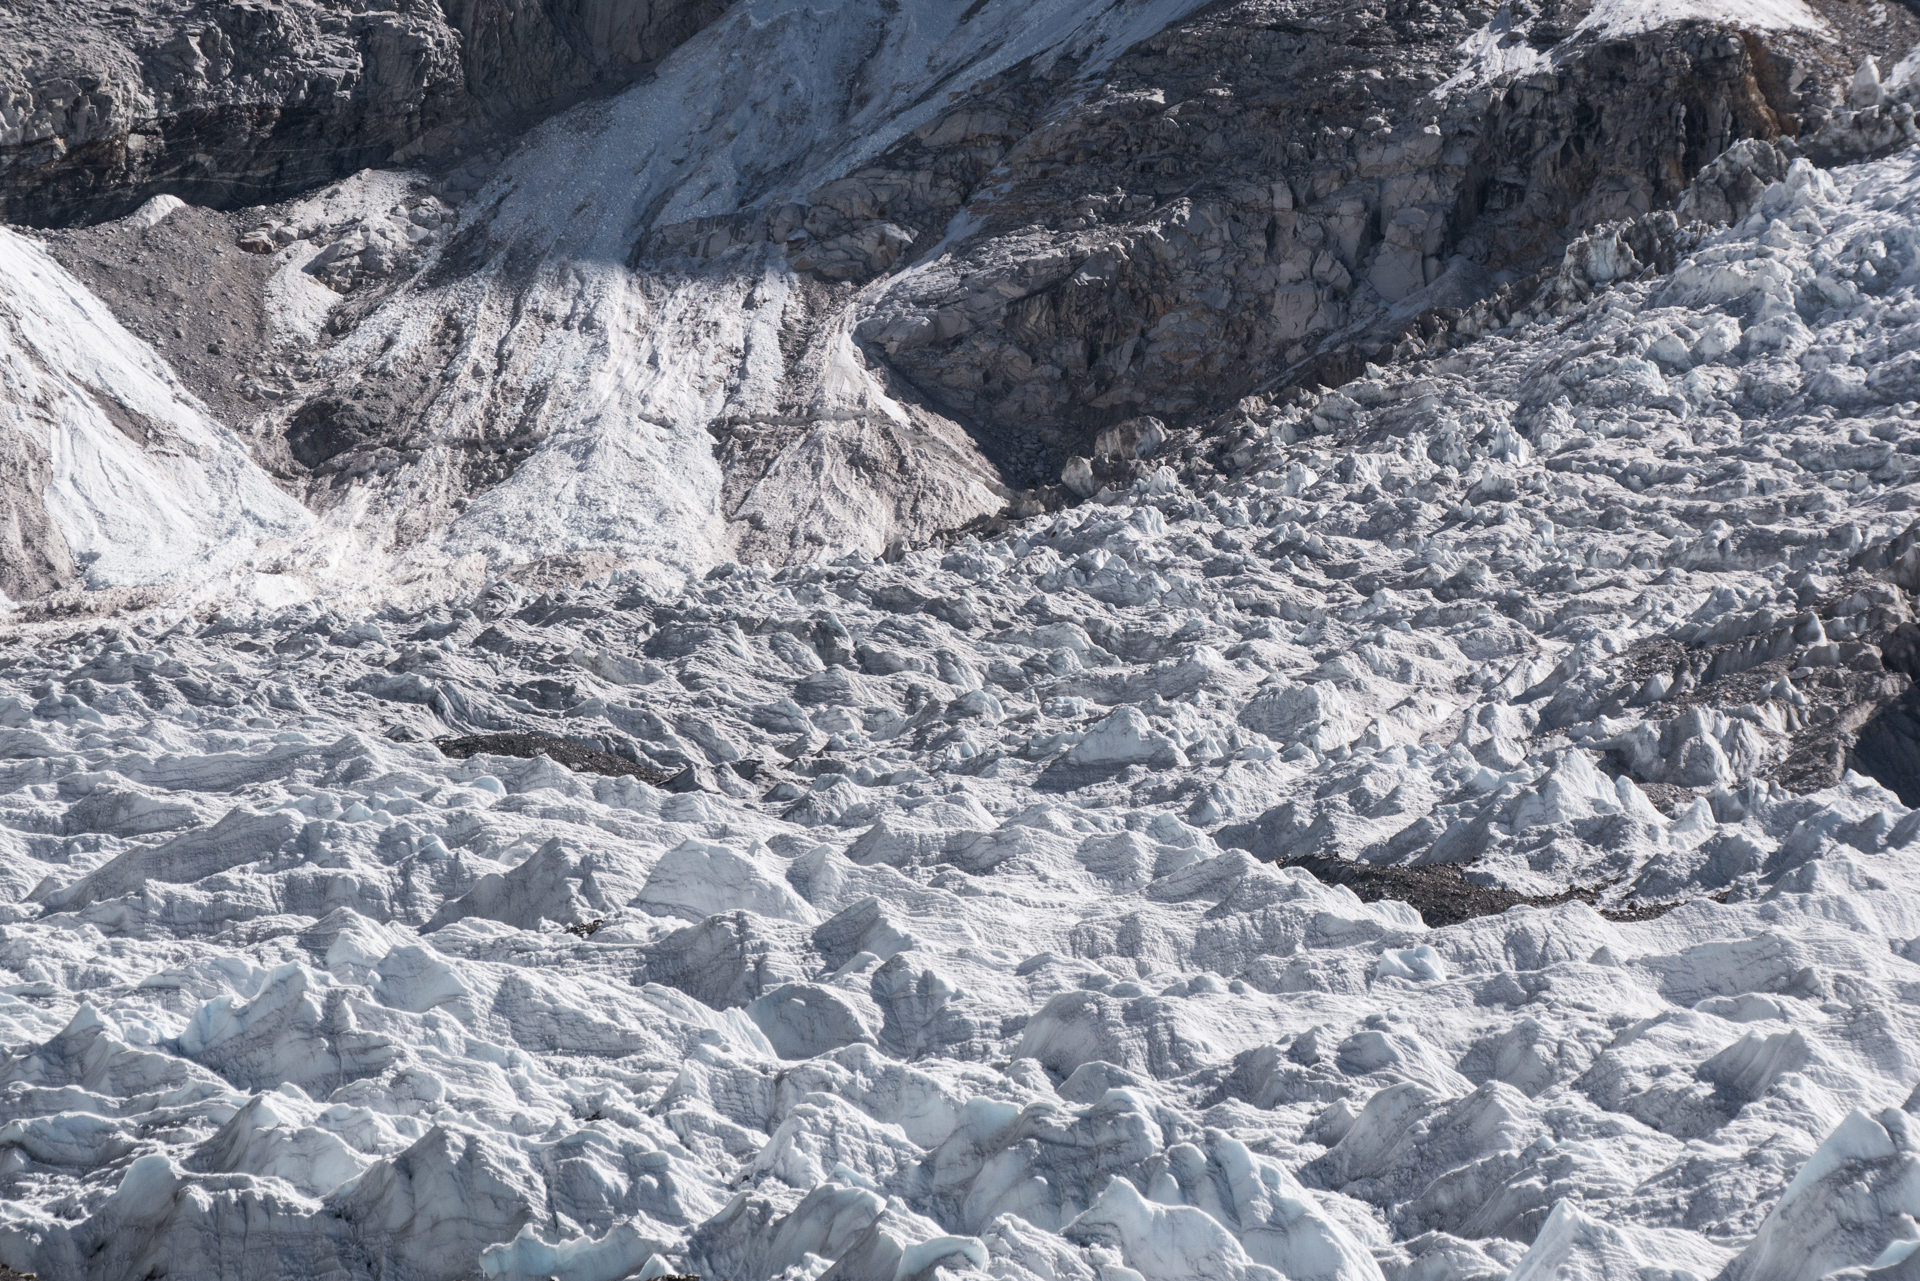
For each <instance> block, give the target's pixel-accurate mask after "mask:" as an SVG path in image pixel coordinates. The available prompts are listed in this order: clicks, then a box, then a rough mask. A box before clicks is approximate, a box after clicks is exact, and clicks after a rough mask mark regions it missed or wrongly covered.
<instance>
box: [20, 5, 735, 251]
mask: <svg viewBox="0 0 1920 1281" xmlns="http://www.w3.org/2000/svg"><path fill="white" fill-rule="evenodd" d="M721 7H722V6H721V5H720V4H719V3H717V0H689V2H688V3H680V4H667V3H663V4H660V5H648V4H642V5H631V4H626V3H620V2H618V0H571V2H566V3H543V4H514V3H505V2H503V0H453V2H451V3H447V4H440V3H437V2H432V3H429V2H422V0H400V2H399V3H395V4H390V5H383V6H377V7H370V6H357V5H341V4H334V3H326V2H323V0H262V2H259V3H254V2H251V0H249V2H246V3H224V2H223V3H195V4H188V5H181V6H172V5H164V6H163V5H125V4H112V5H109V4H107V3H104V2H103V0H49V2H48V3H45V4H39V3H36V4H34V5H32V6H28V7H16V8H12V9H7V10H0V222H11V223H24V224H27V225H29V226H51V225H61V224H66V223H73V222H97V221H101V220H103V219H109V218H115V217H118V216H120V215H121V214H124V213H127V212H130V211H131V210H132V209H134V208H135V207H136V206H138V205H139V204H140V203H141V202H142V201H144V200H145V199H146V198H147V197H148V196H150V195H153V194H156V193H159V192H166V193H169V194H172V195H175V196H179V197H181V198H184V199H186V200H189V201H191V202H193V203H195V204H202V205H212V206H215V207H218V208H233V207H236V206H241V205H257V204H262V203H266V202H270V201H274V200H279V199H283V198H285V197H286V196H289V195H293V194H296V193H299V192H301V191H304V190H307V189H309V188H312V187H314V186H317V185H319V184H321V183H325V182H330V181H332V180H334V179H336V178H341V177H344V176H346V175H347V174H350V173H352V172H354V171H355V170H357V169H361V168H363V167H365V166H368V165H386V164H396V165H397V164H428V165H437V166H442V167H451V166H456V165H458V164H459V163H461V162H462V161H463V160H464V159H465V158H467V157H469V156H471V155H472V154H473V153H475V152H477V151H481V150H483V149H485V148H486V147H488V146H489V145H493V144H497V143H498V142H499V141H500V140H501V139H502V138H503V137H505V136H506V134H507V133H508V132H509V131H510V130H512V129H515V128H519V127H524V126H525V125H527V124H529V123H531V122H532V121H533V120H536V119H538V118H539V117H540V116H542V115H545V114H547V113H549V112H551V111H554V110H556V109H558V108H561V107H564V106H567V105H569V104H570V103H572V102H575V101H578V100H579V99H580V98H582V97H584V96H587V95H589V94H592V93H595V92H605V91H607V90H610V89H616V88H619V87H620V86H622V85H625V84H628V83H630V82H631V81H633V80H634V79H635V78H636V77H638V76H639V75H641V74H642V73H643V72H645V70H646V69H647V68H648V67H650V66H652V65H653V64H654V63H655V62H657V61H658V60H659V59H660V57H661V56H663V55H664V54H666V53H667V52H668V51H669V50H671V49H672V48H673V47H674V46H675V45H677V44H679V43H680V42H681V41H683V40H685V39H686V38H687V37H688V36H689V35H691V34H693V33H694V32H695V31H698V30H699V29H700V27H701V26H703V25H704V24H705V23H707V22H709V21H711V20H712V19H713V17H714V16H715V15H716V14H717V13H718V12H719V11H720V8H721Z"/></svg>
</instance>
